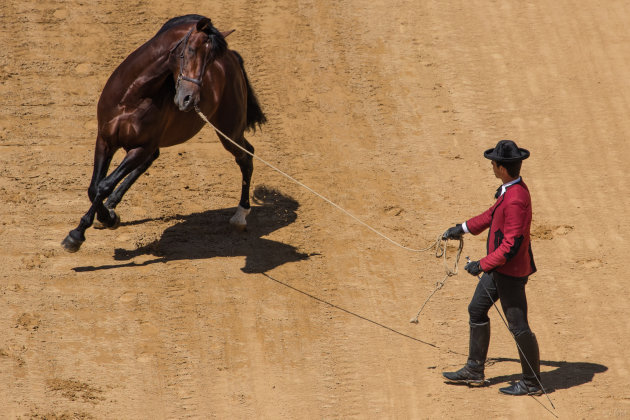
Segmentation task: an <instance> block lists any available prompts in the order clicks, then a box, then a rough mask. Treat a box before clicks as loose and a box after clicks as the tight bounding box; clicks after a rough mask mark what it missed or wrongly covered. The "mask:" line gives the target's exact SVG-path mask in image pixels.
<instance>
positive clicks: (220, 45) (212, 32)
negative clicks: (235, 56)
mask: <svg viewBox="0 0 630 420" xmlns="http://www.w3.org/2000/svg"><path fill="white" fill-rule="evenodd" d="M204 18H205V16H201V15H185V16H178V17H175V18H172V19H169V20H168V21H167V22H166V23H165V24H164V25H162V27H161V28H160V30H159V31H157V33H156V34H155V36H154V38H155V37H157V36H158V35H160V34H161V33H163V32H166V31H168V30H169V29H171V28H173V27H175V26H177V25H181V24H184V23H193V22H199V21H200V20H201V19H204ZM206 32H207V34H208V36H209V37H210V38H211V40H212V53H213V55H214V56H215V58H216V57H220V56H222V55H223V54H224V53H225V51H226V50H227V42H226V41H225V38H224V37H223V35H221V32H220V31H219V30H218V29H217V28H215V27H214V25H210V28H209V29H208V30H207V31H206Z"/></svg>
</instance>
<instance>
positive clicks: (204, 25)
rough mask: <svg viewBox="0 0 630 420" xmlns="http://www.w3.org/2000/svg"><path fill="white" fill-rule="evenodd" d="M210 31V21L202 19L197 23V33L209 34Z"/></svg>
mask: <svg viewBox="0 0 630 420" xmlns="http://www.w3.org/2000/svg"><path fill="white" fill-rule="evenodd" d="M211 29H212V21H211V20H210V19H208V18H203V19H201V20H200V21H199V22H197V31H199V32H205V33H210V30H211Z"/></svg>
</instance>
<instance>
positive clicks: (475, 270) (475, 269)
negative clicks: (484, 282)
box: [464, 261, 483, 276]
mask: <svg viewBox="0 0 630 420" xmlns="http://www.w3.org/2000/svg"><path fill="white" fill-rule="evenodd" d="M464 270H466V271H468V272H469V273H470V274H472V275H473V276H478V275H479V274H481V273H483V270H482V269H481V263H480V262H479V261H471V262H469V263H468V264H466V266H465V267H464Z"/></svg>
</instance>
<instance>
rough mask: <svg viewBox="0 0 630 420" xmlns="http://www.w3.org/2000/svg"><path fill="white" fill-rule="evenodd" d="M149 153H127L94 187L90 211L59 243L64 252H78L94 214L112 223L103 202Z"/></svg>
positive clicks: (140, 150)
mask: <svg viewBox="0 0 630 420" xmlns="http://www.w3.org/2000/svg"><path fill="white" fill-rule="evenodd" d="M151 153H152V151H149V150H148V149H146V148H142V147H138V148H136V149H132V150H130V151H129V152H127V155H126V156H125V158H124V159H123V161H122V162H121V163H120V165H119V166H118V167H117V168H116V169H115V170H114V171H113V172H112V173H111V174H110V175H109V176H107V177H106V178H105V179H103V180H102V181H100V182H99V183H98V184H97V185H96V189H95V190H93V193H94V197H93V199H92V205H91V206H90V209H89V210H88V211H87V213H85V215H83V217H82V218H81V221H80V222H79V226H77V228H76V229H73V230H71V231H70V233H68V236H66V238H65V239H64V240H63V241H62V242H61V244H62V245H63V247H64V248H65V250H66V251H69V252H76V251H78V250H79V248H80V247H81V244H83V242H84V241H85V231H86V230H87V229H88V228H89V227H90V226H92V223H94V216H95V215H96V213H98V214H99V217H101V216H102V217H103V218H104V219H105V220H106V222H107V223H106V224H111V223H113V222H114V221H112V220H107V218H108V217H109V211H108V209H107V208H106V207H105V206H104V205H103V200H104V199H105V198H106V197H108V196H109V195H110V194H111V193H112V191H113V190H114V188H115V187H116V185H118V183H119V182H120V181H121V180H122V179H123V178H125V177H126V176H127V175H129V174H130V173H131V172H132V171H133V170H134V169H136V168H138V167H139V166H140V165H142V164H143V163H145V162H146V161H147V159H148V157H149V156H150V155H151ZM90 194H92V193H90Z"/></svg>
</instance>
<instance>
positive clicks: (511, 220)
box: [466, 180, 536, 277]
mask: <svg viewBox="0 0 630 420" xmlns="http://www.w3.org/2000/svg"><path fill="white" fill-rule="evenodd" d="M531 222H532V200H531V198H530V196H529V190H528V189H527V185H525V183H524V182H523V181H522V180H521V181H519V182H517V183H515V184H513V185H510V186H509V187H507V190H506V191H505V193H504V194H503V195H501V196H500V197H499V198H498V199H497V201H496V203H494V205H493V206H492V207H490V208H489V209H488V210H486V211H485V212H483V213H482V214H480V215H479V216H476V217H473V218H472V219H470V220H468V221H466V227H467V228H468V231H469V232H470V233H472V234H473V235H478V234H480V233H481V232H483V231H484V230H486V229H487V228H490V231H489V232H488V244H487V248H488V255H487V256H485V257H484V258H482V259H481V261H480V264H481V269H482V270H483V271H485V272H490V271H493V270H496V271H498V272H499V273H501V274H506V275H508V276H513V277H526V276H529V275H530V274H532V273H534V272H536V265H535V264H534V255H533V254H532V247H531V242H530V236H529V229H530V226H531Z"/></svg>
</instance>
